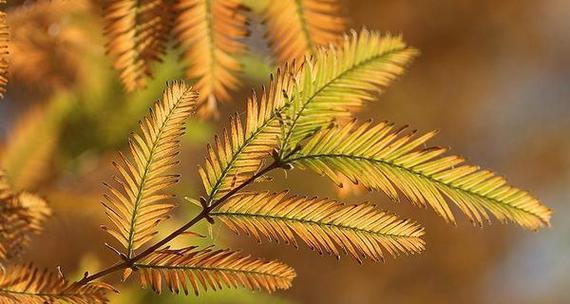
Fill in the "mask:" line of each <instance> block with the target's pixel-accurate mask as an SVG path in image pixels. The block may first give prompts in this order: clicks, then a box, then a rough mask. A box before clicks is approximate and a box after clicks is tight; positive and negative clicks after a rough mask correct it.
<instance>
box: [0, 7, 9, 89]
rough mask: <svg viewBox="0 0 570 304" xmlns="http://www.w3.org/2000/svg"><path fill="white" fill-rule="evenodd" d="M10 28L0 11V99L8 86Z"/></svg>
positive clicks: (4, 14)
mask: <svg viewBox="0 0 570 304" xmlns="http://www.w3.org/2000/svg"><path fill="white" fill-rule="evenodd" d="M9 40H10V28H9V27H8V24H7V23H6V13H4V12H1V11H0V98H3V97H4V93H6V85H7V84H8V54H9V53H8V41H9Z"/></svg>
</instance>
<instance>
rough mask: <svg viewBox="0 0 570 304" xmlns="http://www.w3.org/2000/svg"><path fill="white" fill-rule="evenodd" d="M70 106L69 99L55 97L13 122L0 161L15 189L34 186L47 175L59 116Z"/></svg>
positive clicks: (57, 131) (56, 138) (56, 137)
mask: <svg viewBox="0 0 570 304" xmlns="http://www.w3.org/2000/svg"><path fill="white" fill-rule="evenodd" d="M69 109H70V103H69V102H68V100H66V99H60V98H56V99H53V100H51V101H49V103H48V104H46V105H41V106H38V107H33V108H32V109H30V110H29V111H27V112H25V113H24V114H22V115H21V116H20V117H18V119H17V120H16V121H15V123H14V126H13V130H12V132H10V134H9V135H8V137H7V139H6V143H5V145H4V146H3V149H2V151H1V153H0V154H1V156H2V157H1V159H2V160H1V161H0V163H1V166H2V167H3V168H4V169H5V170H6V174H7V177H8V180H9V181H10V184H11V185H12V186H13V187H14V189H15V190H16V191H19V190H22V189H29V188H35V187H37V186H38V183H39V182H41V181H43V180H45V178H46V177H47V176H49V175H50V170H49V169H50V164H51V160H52V158H53V155H54V152H55V151H56V149H57V143H58V139H59V133H60V131H61V123H62V118H63V117H64V116H65V114H66V113H67V112H68V110H69Z"/></svg>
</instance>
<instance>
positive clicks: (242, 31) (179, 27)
mask: <svg viewBox="0 0 570 304" xmlns="http://www.w3.org/2000/svg"><path fill="white" fill-rule="evenodd" d="M175 12H176V22H175V27H174V33H175V36H176V38H177V40H178V42H179V44H180V46H181V48H182V50H183V59H184V62H185V64H186V65H187V68H186V78H188V79H191V80H193V81H195V84H194V87H195V88H196V91H198V92H200V100H199V103H200V109H199V114H200V115H201V116H210V115H214V114H215V113H216V104H217V101H227V100H229V99H230V92H231V91H232V90H235V89H236V88H237V87H238V86H239V80H238V78H237V73H239V71H240V70H241V66H240V63H239V62H238V60H237V59H236V57H235V55H237V54H239V53H242V52H243V51H244V50H245V45H244V44H243V42H242V41H241V39H242V38H243V37H245V36H246V35H247V29H246V17H245V16H244V15H243V13H242V12H241V11H240V1H239V0H181V1H179V2H178V3H177V5H176V6H175Z"/></svg>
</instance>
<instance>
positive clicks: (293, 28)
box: [263, 0, 346, 62]
mask: <svg viewBox="0 0 570 304" xmlns="http://www.w3.org/2000/svg"><path fill="white" fill-rule="evenodd" d="M263 19H264V21H265V23H266V24H267V37H268V39H269V40H270V42H271V44H272V46H273V50H274V52H275V54H276V56H277V59H278V60H279V61H280V62H286V61H288V60H292V59H302V58H303V56H305V55H314V54H315V53H316V51H317V48H318V47H319V46H326V45H328V44H336V43H338V42H339V41H341V40H342V33H344V31H345V23H346V22H345V20H344V18H342V17H341V16H340V4H339V3H338V1H337V0H280V1H270V3H269V4H268V5H267V8H266V9H265V10H264V12H263Z"/></svg>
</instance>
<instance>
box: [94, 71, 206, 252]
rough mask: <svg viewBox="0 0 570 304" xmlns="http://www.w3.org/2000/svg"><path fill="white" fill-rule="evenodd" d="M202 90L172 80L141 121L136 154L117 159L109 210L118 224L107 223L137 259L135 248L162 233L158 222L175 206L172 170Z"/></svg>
mask: <svg viewBox="0 0 570 304" xmlns="http://www.w3.org/2000/svg"><path fill="white" fill-rule="evenodd" d="M196 98H197V94H196V93H195V92H194V91H192V88H191V87H190V86H188V85H186V84H185V83H183V82H172V83H170V84H169V85H168V87H167V88H166V90H164V93H163V95H162V100H159V101H157V102H156V103H155V105H154V107H153V108H152V109H151V111H150V114H149V115H148V116H147V117H145V118H144V120H143V121H141V122H140V133H139V134H133V135H132V137H131V139H130V140H129V151H130V156H129V157H126V156H124V155H123V154H121V159H122V163H121V164H117V163H114V165H115V167H116V168H117V170H118V172H119V177H117V178H115V181H116V182H117V186H118V187H113V186H110V185H107V188H108V194H106V195H105V202H104V203H103V205H104V207H105V213H106V214H107V216H108V218H109V220H110V221H111V222H112V223H113V224H114V226H115V227H114V228H113V229H112V228H108V227H103V228H104V229H105V230H106V231H108V232H109V233H110V234H111V235H112V236H114V237H115V238H116V239H117V240H118V241H119V242H120V243H121V244H122V245H123V246H124V247H125V248H126V249H127V256H128V257H132V256H133V253H134V251H135V250H137V249H138V248H140V247H141V246H142V245H143V244H145V243H146V242H148V241H149V240H150V239H151V238H152V237H153V236H154V235H155V234H156V225H157V224H158V223H159V222H160V221H162V220H164V219H166V218H167V217H168V213H169V212H170V210H171V209H172V208H173V207H174V203H173V202H172V197H171V195H168V194H165V193H164V190H165V189H167V188H169V187H170V186H172V185H173V184H175V183H177V182H178V179H179V176H178V175H172V174H169V173H168V170H169V169H171V168H172V167H173V166H175V165H176V164H177V161H176V155H177V154H178V148H179V144H178V142H179V138H180V136H182V134H183V133H184V124H185V122H186V119H187V118H188V117H189V116H190V115H192V114H193V112H194V110H195V106H196Z"/></svg>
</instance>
